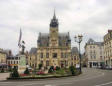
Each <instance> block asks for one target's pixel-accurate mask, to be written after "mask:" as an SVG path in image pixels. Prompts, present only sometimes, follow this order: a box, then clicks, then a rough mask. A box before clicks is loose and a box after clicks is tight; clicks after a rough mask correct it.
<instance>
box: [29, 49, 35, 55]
mask: <svg viewBox="0 0 112 86" xmlns="http://www.w3.org/2000/svg"><path fill="white" fill-rule="evenodd" d="M36 53H37V48H31V50H30V52H29V54H36Z"/></svg>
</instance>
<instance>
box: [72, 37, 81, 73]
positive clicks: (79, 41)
mask: <svg viewBox="0 0 112 86" xmlns="http://www.w3.org/2000/svg"><path fill="white" fill-rule="evenodd" d="M82 37H83V36H82V35H78V36H75V37H74V39H75V42H77V43H78V44H79V58H80V73H81V72H82V69H81V54H80V43H81V42H82Z"/></svg>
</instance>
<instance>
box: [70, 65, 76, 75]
mask: <svg viewBox="0 0 112 86" xmlns="http://www.w3.org/2000/svg"><path fill="white" fill-rule="evenodd" d="M69 69H70V72H71V74H72V75H75V67H74V66H70V68H69Z"/></svg>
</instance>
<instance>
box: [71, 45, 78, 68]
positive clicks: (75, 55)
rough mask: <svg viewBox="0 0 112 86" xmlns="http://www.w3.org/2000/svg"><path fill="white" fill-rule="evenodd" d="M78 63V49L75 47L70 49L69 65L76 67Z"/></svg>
mask: <svg viewBox="0 0 112 86" xmlns="http://www.w3.org/2000/svg"><path fill="white" fill-rule="evenodd" d="M79 64H80V58H79V51H78V48H77V47H73V48H72V49H71V65H73V66H75V67H77V65H79Z"/></svg>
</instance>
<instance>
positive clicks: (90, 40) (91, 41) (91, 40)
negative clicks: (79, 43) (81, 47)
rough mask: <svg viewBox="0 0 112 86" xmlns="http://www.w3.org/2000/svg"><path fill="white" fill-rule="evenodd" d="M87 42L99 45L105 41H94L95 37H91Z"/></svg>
mask: <svg viewBox="0 0 112 86" xmlns="http://www.w3.org/2000/svg"><path fill="white" fill-rule="evenodd" d="M87 44H95V45H98V46H103V44H104V43H103V42H96V41H94V40H93V39H91V38H90V39H89V40H88V42H87Z"/></svg>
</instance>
